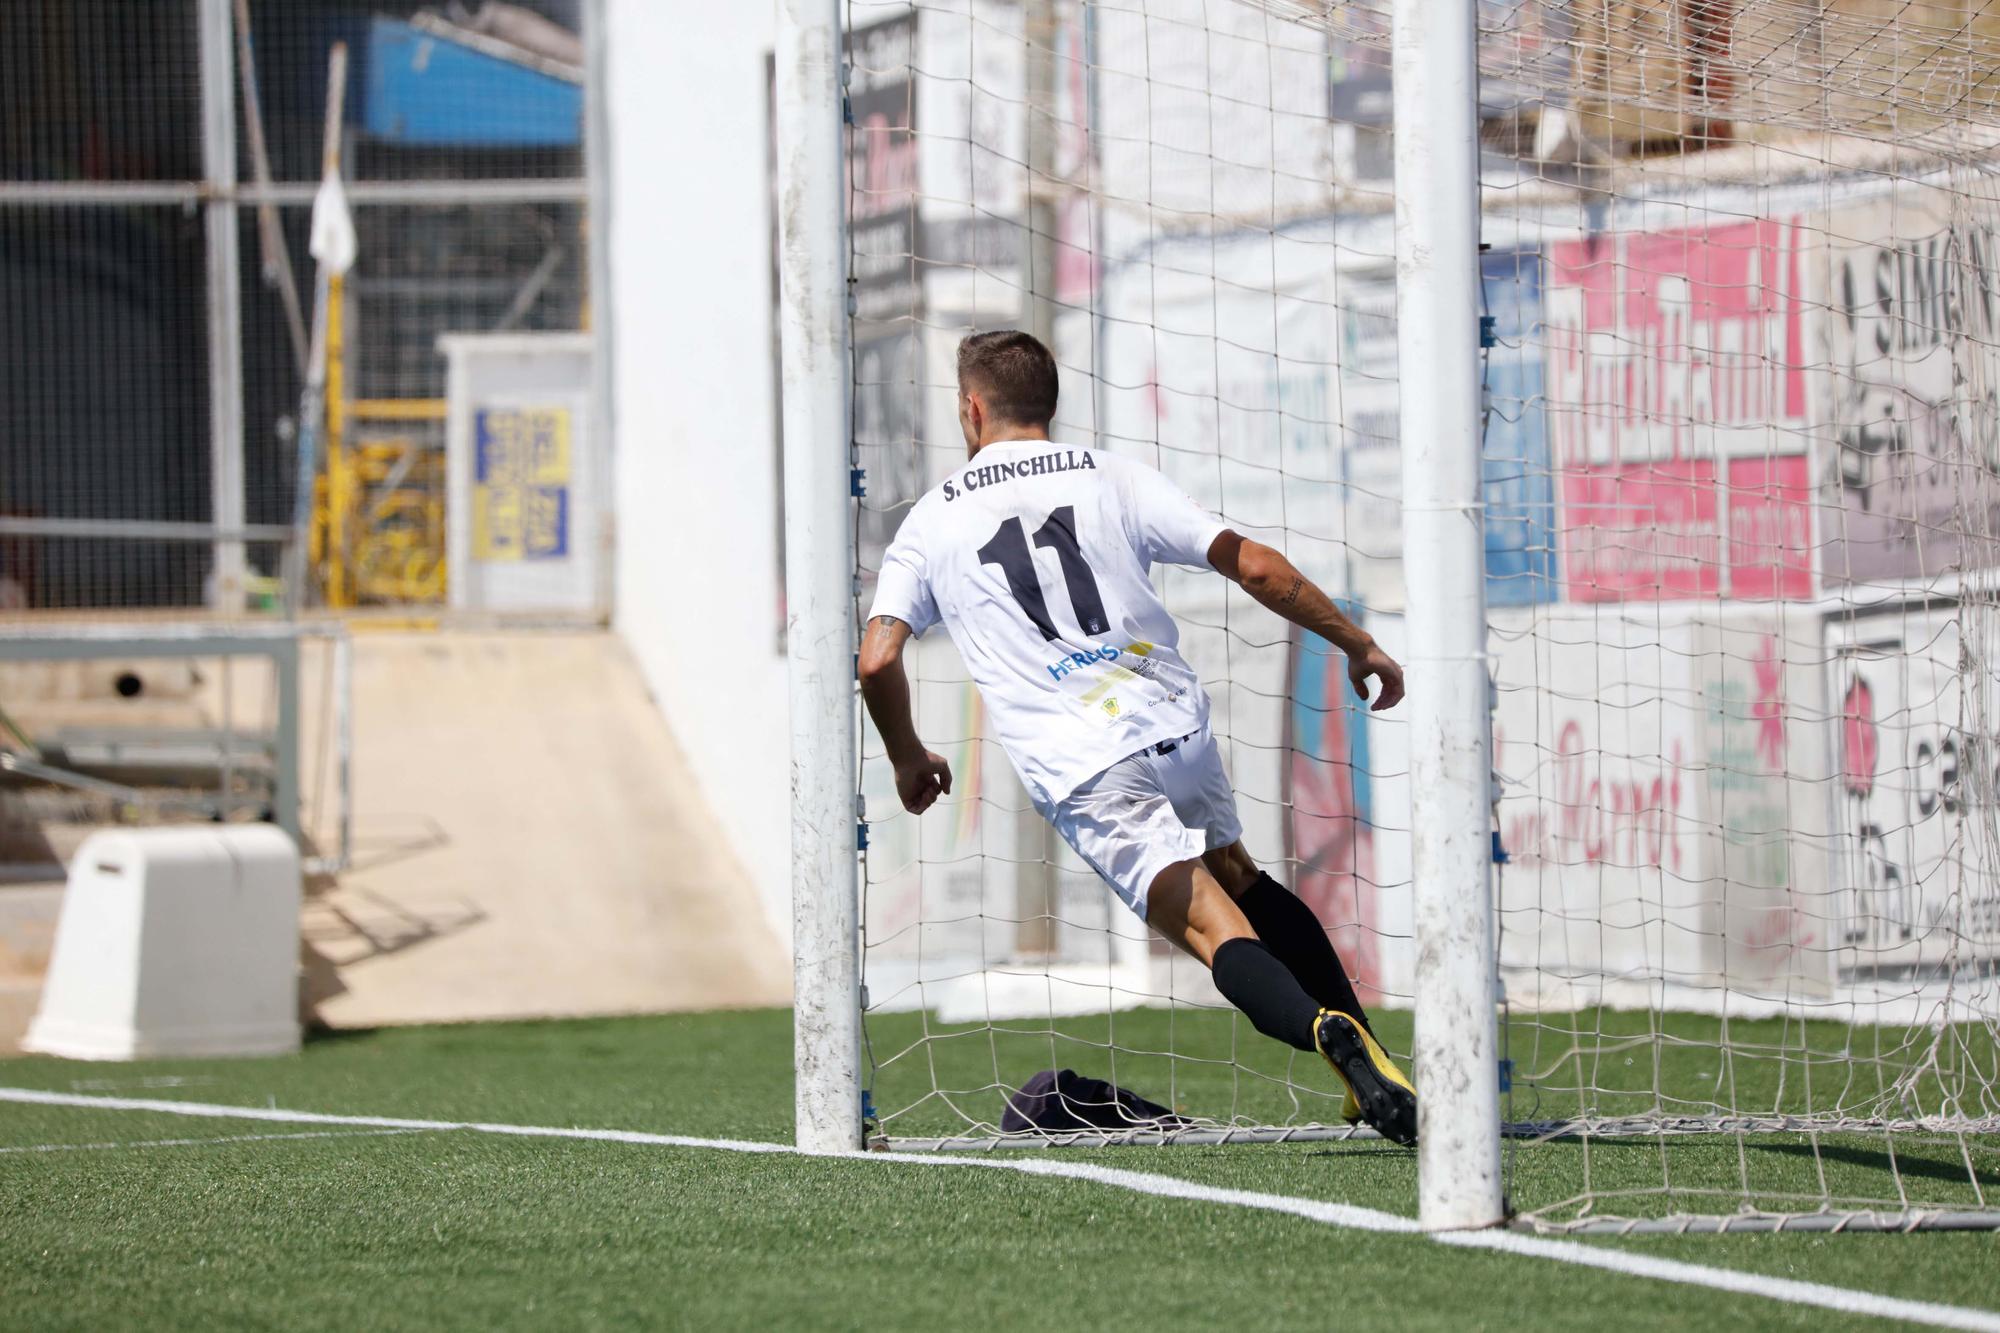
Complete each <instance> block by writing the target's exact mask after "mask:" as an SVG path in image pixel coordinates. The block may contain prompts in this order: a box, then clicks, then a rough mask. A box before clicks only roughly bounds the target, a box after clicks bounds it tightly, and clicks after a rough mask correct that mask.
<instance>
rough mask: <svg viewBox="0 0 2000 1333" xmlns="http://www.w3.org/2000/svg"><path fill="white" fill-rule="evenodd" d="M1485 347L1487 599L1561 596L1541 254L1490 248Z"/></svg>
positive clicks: (1503, 601)
mask: <svg viewBox="0 0 2000 1333" xmlns="http://www.w3.org/2000/svg"><path fill="white" fill-rule="evenodd" d="M1481 277H1482V279H1483V289H1484V291H1483V295H1484V298H1485V306H1486V309H1485V311H1484V312H1483V313H1484V314H1486V315H1488V316H1490V317H1491V318H1492V320H1493V335H1494V345H1493V346H1492V347H1491V348H1488V349H1487V351H1486V361H1485V366H1486V409H1487V410H1486V431H1485V446H1484V450H1483V452H1484V473H1485V490H1486V602H1487V605H1489V606H1525V605H1528V604H1529V603H1533V602H1552V601H1554V600H1555V599H1556V591H1557V583H1556V539H1555V505H1556V493H1555V476H1554V472H1553V469H1552V468H1551V467H1550V464H1549V436H1548V431H1547V430H1546V429H1545V426H1544V419H1543V412H1542V349H1541V345H1540V339H1539V329H1540V327H1541V318H1542V257H1541V255H1540V254H1538V253H1536V252H1534V251H1532V250H1515V251H1508V252H1505V253H1500V254H1490V255H1487V256H1486V257H1485V260H1484V261H1483V264H1482V272H1481Z"/></svg>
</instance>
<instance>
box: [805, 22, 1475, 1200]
mask: <svg viewBox="0 0 2000 1333" xmlns="http://www.w3.org/2000/svg"><path fill="white" fill-rule="evenodd" d="M1476 18H1477V10H1476V0H1397V4H1396V8H1395V24H1394V86H1395V110H1396V118H1397V127H1398V129H1397V134H1396V142H1395V155H1396V172H1397V176H1398V178H1399V179H1402V180H1423V181H1425V182H1426V183H1427V188H1426V189H1425V190H1424V191H1423V192H1422V195H1421V206H1418V199H1417V198H1416V196H1415V192H1410V194H1409V195H1407V196H1406V195H1405V194H1402V193H1399V195H1398V197H1397V204H1396V215H1395V233H1396V256H1397V266H1396V267H1397V297H1396V300H1397V313H1398V317H1399V333H1398V338H1399V350H1400V353H1401V357H1402V364H1404V365H1424V366H1426V367H1428V368H1429V371H1430V373H1428V374H1427V375H1426V377H1425V379H1424V382H1423V383H1422V384H1421V385H1412V386H1409V391H1407V392H1405V393H1404V394H1403V402H1402V411H1403V416H1404V420H1405V422H1406V427H1405V431H1404V438H1405V439H1406V440H1409V441H1411V442H1412V443H1411V445H1410V446H1409V447H1407V448H1406V449H1405V452H1404V457H1403V478H1404V481H1403V516H1404V520H1403V521H1404V525H1405V526H1404V532H1405V541H1406V546H1407V550H1408V555H1407V577H1408V586H1409V608H1408V622H1409V633H1410V653H1409V667H1410V673H1411V678H1412V684H1413V686H1414V687H1415V688H1413V689H1412V691H1411V694H1410V696H1409V700H1410V702H1409V722H1410V728H1411V756H1412V764H1411V767H1412V778H1413V781H1412V782H1411V790H1412V793H1413V794H1412V806H1413V809H1412V811H1411V823H1410V827H1411V828H1412V829H1413V830H1414V831H1415V832H1414V835H1413V849H1412V856H1413V872H1414V892H1415V902H1416V918H1415V924H1416V937H1417V938H1416V944H1417V950H1418V954H1419V957H1420V958H1421V959H1422V960H1423V966H1422V967H1421V968H1420V969H1419V974H1418V975H1419V980H1418V983H1417V988H1416V1014H1417V1039H1416V1065H1417V1079H1418V1093H1419V1101H1420V1106H1421V1111H1420V1125H1421V1135H1420V1146H1419V1149H1418V1172H1419V1179H1420V1185H1419V1193H1420V1209H1419V1215H1420V1218H1421V1221H1422V1223H1423V1225H1424V1226H1425V1227H1426V1228H1429V1229H1432V1230H1443V1229H1454V1228H1467V1227H1482V1226H1494V1225H1498V1224H1500V1223H1501V1222H1502V1221H1503V1220H1504V1204H1503V1200H1502V1195H1501V1177H1500V1108H1499V1076H1498V1064H1497V1038H1496V1018H1495V999H1496V985H1495V971H1494V967H1495V964H1494V944H1493V926H1492V894H1491V887H1490V878H1491V867H1490V858H1491V845H1492V844H1491V809H1490V783H1491V759H1490V755H1491V739H1490V725H1491V724H1490V718H1489V713H1488V706H1487V700H1488V697H1489V690H1490V686H1489V683H1488V674H1487V663H1486V649H1485V614H1484V605H1485V594H1484V556H1483V542H1482V538H1481V512H1482V505H1481V490H1480V475H1481V474H1480V468H1481V463H1480V379H1479V336H1480V331H1479V327H1478V322H1477V319H1476V317H1473V318H1468V315H1467V312H1468V311H1475V310H1477V309H1478V308H1479V305H1478V291H1479V282H1480V277H1479V239H1478V232H1479V181H1478V151H1479V146H1478V103H1477V96H1478V80H1477V71H1476V66H1475V50H1476V41H1477V22H1476ZM841 35H842V34H841V6H840V4H839V3H838V0H781V3H780V5H779V10H778V35H777V43H776V60H775V65H776V70H775V73H776V110H775V129H776V139H777V158H778V218H777V222H778V238H779V239H778V244H779V325H780V337H781V345H782V357H781V360H782V378H783V391H784V403H783V422H784V438H785V462H784V476H785V513H786V520H785V523H786V552H787V555H786V564H785V575H786V604H787V645H788V646H787V653H788V656H789V665H790V679H791V686H790V701H791V713H792V728H791V735H792V791H791V796H792V802H791V839H792V841H791V846H792V881H791V887H792V920H793V953H794V970H793V977H794V987H795V1010H794V1015H795V1016H794V1023H795V1052H794V1060H795V1077H796V1098H795V1101H796V1110H797V1125H796V1134H797V1142H798V1145H799V1146H800V1147H801V1148H803V1149H805V1150H807V1151H811V1152H841V1151H851V1150H855V1149H858V1148H859V1147H860V1146H861V1136H862V1129H863V1114H864V1107H863V1103H862V1099H861V1055H860V1031H859V1016H860V1009H861V995H860V987H859V983H858V975H859V972H858V966H859V964H858V951H859V932H858V924H857V916H858V910H857V909H858V897H859V885H858V874H857V859H856V857H857V852H858V847H857V841H856V836H855V835H856V832H857V831H858V829H859V827H860V825H859V823H858V820H857V809H856V800H857V794H856V783H855V776H856V773H857V770H858V756H857V750H856V736H857V725H856V714H857V701H856V697H855V689H854V656H853V654H854V652H855V647H856V637H855V634H856V625H855V620H856V617H855V611H854V586H855V584H854V578H855V564H854V560H855V556H854V545H853V529H854V524H853V515H852V495H853V494H854V491H853V488H852V480H853V478H854V476H855V473H854V471H853V469H854V468H855V466H856V464H855V460H854V454H853V443H852V439H851V432H850V429H849V411H848V392H849V389H848V347H847V344H848V339H847V322H848V316H849V310H848V297H847V291H846V285H847V274H846V251H845V247H844V245H843V230H844V217H843V211H844V207H845V201H844V196H843V193H842V182H843V179H844V173H843V165H844V159H843V147H842V138H841V124H842V89H843V87H844V86H845V73H844V66H843V57H842V43H841ZM1406 199H1407V200H1408V202H1407V203H1406Z"/></svg>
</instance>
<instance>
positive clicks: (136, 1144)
mask: <svg viewBox="0 0 2000 1333" xmlns="http://www.w3.org/2000/svg"><path fill="white" fill-rule="evenodd" d="M423 1132H425V1131H423V1130H417V1129H321V1130H312V1131H309V1132H307V1133H303V1134H218V1135H213V1136H211V1137H209V1138H204V1139H135V1140H132V1141H129V1142H125V1143H32V1144H28V1145H27V1146H25V1147H12V1148H0V1153H40V1152H101V1151H103V1150H104V1149H106V1148H206V1147H207V1146H208V1145H210V1144H211V1143H271V1142H274V1141H276V1140H278V1139H372V1138H380V1137H381V1136H382V1135H384V1134H421V1133H423Z"/></svg>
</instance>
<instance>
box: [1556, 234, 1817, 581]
mask: <svg viewBox="0 0 2000 1333" xmlns="http://www.w3.org/2000/svg"><path fill="white" fill-rule="evenodd" d="M1799 243H1800V242H1799V227H1798V226H1797V223H1796V220H1794V219H1762V220H1757V221H1749V222H1734V223H1729V224H1727V225H1723V226H1715V227H1698V228H1690V229H1686V230H1681V231H1670V232H1659V233H1652V234H1640V235H1634V234H1626V233H1612V234H1607V235H1603V236H1596V237H1588V238H1585V239H1582V240H1576V241H1565V242H1562V243H1560V244H1557V245H1555V246H1552V247H1551V248H1550V252H1549V267H1548V284H1547V287H1546V289H1545V293H1544V311H1545V316H1544V318H1545V330H1544V338H1545V342H1546V346H1547V357H1548V361H1547V368H1546V399H1545V402H1546V414H1547V421H1548V431H1549V436H1550V439H1551V441H1552V444H1553V451H1552V452H1553V465H1554V467H1555V470H1556V474H1557V480H1558V485H1557V496H1558V500H1559V503H1560V506H1561V513H1560V527H1561V532H1560V536H1559V538H1558V546H1559V549H1560V552H1561V559H1560V560H1559V562H1558V564H1559V566H1560V568H1561V571H1562V576H1563V584H1564V588H1565V590H1566V595H1567V596H1568V598H1569V599H1571V600H1574V601H1584V602H1600V601H1622V600H1627V599H1656V598H1686V597H1715V596H1722V595H1735V596H1742V597H1753V598H1757V597H1774V596H1779V597H1796V596H1806V595H1809V594H1810V591H1811V578H1810V570H1809V569H1808V568H1806V567H1805V566H1804V565H1802V564H1801V563H1800V561H1801V560H1802V559H1804V555H1803V551H1804V550H1805V549H1809V546H1807V547H1802V550H1801V553H1800V554H1798V555H1796V556H1795V555H1792V554H1788V553H1786V552H1785V551H1784V550H1783V549H1782V547H1781V546H1779V545H1775V544H1774V543H1773V542H1772V541H1770V540H1768V538H1770V537H1771V535H1772V534H1773V533H1775V534H1776V536H1777V537H1778V538H1779V539H1780V541H1782V540H1783V539H1786V538H1788V537H1789V536H1792V535H1795V534H1796V533H1797V532H1798V531H1800V519H1801V510H1800V509H1799V506H1800V505H1803V504H1805V499H1804V496H1803V494H1802V493H1798V483H1800V482H1801V481H1803V480H1804V479H1805V478H1806V477H1807V476H1808V474H1809V468H1808V465H1807V463H1806V461H1805V458H1804V455H1803V454H1802V453H1798V452H1796V451H1797V450H1798V441H1799V440H1801V439H1803V438H1805V434H1806V432H1807V429H1808V427H1809V424H1810V422H1809V417H1810V411H1809V396H1808V393H1807V372H1806V368H1805V365H1804V359H1805V358H1804V355H1803V351H1804V347H1805V326H1804V314H1803V306H1804V302H1803V301H1802V299H1801V294H1800V285H1801V273H1800V256H1799ZM1781 450H1782V451H1789V452H1781ZM1774 455H1775V456H1774ZM1751 464H1755V465H1756V466H1754V467H1753V466H1750V465H1751ZM1760 469H1761V470H1760ZM1724 483H1726V484H1727V486H1726V490H1725V488H1724ZM1739 486H1740V487H1741V493H1740V495H1739V493H1738V488H1739ZM1804 513H1806V514H1808V515H1809V506H1808V507H1807V508H1806V510H1805V511H1804ZM1804 530H1805V531H1807V532H1809V530H1810V524H1809V522H1808V523H1806V525H1805V529H1804ZM1801 571H1803V572H1804V580H1803V582H1802V581H1801ZM1739 578H1740V579H1741V580H1742V584H1743V586H1742V587H1741V588H1740V589H1738V588H1735V587H1734V586H1733V585H1734V584H1735V583H1736V581H1737V580H1738V579H1739Z"/></svg>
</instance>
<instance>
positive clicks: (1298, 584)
mask: <svg viewBox="0 0 2000 1333" xmlns="http://www.w3.org/2000/svg"><path fill="white" fill-rule="evenodd" d="M1305 586H1306V576H1305V575H1303V574H1294V575H1292V586H1291V587H1289V588H1287V589H1286V590H1285V595H1284V596H1283V597H1280V598H1279V599H1278V605H1279V606H1290V605H1291V604H1292V603H1293V602H1296V601H1298V600H1299V589H1301V588H1303V587H1305Z"/></svg>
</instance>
